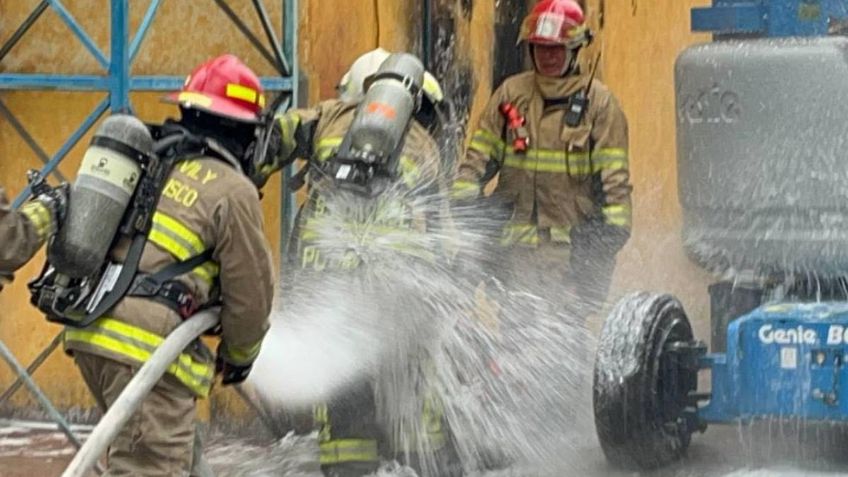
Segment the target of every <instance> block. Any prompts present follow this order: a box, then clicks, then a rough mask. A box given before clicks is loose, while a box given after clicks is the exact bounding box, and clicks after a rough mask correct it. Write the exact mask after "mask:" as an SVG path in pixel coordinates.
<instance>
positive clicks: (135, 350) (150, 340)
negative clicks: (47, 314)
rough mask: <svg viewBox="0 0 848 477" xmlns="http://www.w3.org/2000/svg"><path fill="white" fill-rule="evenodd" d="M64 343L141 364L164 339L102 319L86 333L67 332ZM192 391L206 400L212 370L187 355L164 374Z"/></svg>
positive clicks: (184, 354) (84, 331)
mask: <svg viewBox="0 0 848 477" xmlns="http://www.w3.org/2000/svg"><path fill="white" fill-rule="evenodd" d="M64 339H65V341H66V342H68V341H76V342H80V343H86V344H89V345H92V346H95V347H98V348H102V349H104V350H107V351H111V352H113V353H116V354H118V355H121V356H125V357H127V358H129V359H131V360H132V361H137V362H139V363H144V362H146V361H147V360H148V359H150V356H151V355H152V354H153V352H154V351H155V349H156V348H157V347H158V346H160V345H161V344H162V342H163V341H164V339H163V338H162V337H161V336H159V335H156V334H155V333H151V332H149V331H147V330H144V329H142V328H138V327H136V326H132V325H130V324H128V323H124V322H122V321H119V320H115V319H112V318H101V319H99V320H97V321H95V322H94V323H93V324H92V325H91V326H89V327H88V328H85V329H82V330H80V329H74V328H66V329H65V336H64ZM167 372H168V373H169V374H171V375H173V376H174V377H176V378H177V379H179V380H180V382H182V383H183V384H185V385H186V387H188V388H189V389H191V390H192V392H194V393H195V394H197V395H199V396H202V397H205V396H207V395H208V393H209V388H210V387H211V385H212V378H213V369H212V367H211V366H210V365H208V364H205V363H198V362H196V361H194V359H193V358H192V357H191V356H190V355H188V354H186V353H182V354H180V355H179V357H178V358H177V360H176V361H175V362H174V363H173V364H171V366H170V367H169V368H168V371H167Z"/></svg>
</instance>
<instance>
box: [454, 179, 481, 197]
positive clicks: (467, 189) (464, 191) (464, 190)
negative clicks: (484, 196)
mask: <svg viewBox="0 0 848 477" xmlns="http://www.w3.org/2000/svg"><path fill="white" fill-rule="evenodd" d="M479 195H480V185H479V184H477V183H476V182H472V181H467V180H463V179H459V180H456V181H454V183H453V185H452V186H451V191H450V197H451V199H473V198H475V197H477V196H479Z"/></svg>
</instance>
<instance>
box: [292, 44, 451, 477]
mask: <svg viewBox="0 0 848 477" xmlns="http://www.w3.org/2000/svg"><path fill="white" fill-rule="evenodd" d="M376 56H380V57H381V58H379V59H378V60H377V61H373V60H374V57H375V54H374V52H371V53H369V54H366V55H363V57H361V58H360V60H358V61H357V63H355V66H354V68H352V69H351V73H349V74H348V75H346V79H345V80H344V82H343V83H342V84H343V85H344V86H343V88H342V91H340V92H341V93H342V94H341V98H342V99H332V100H327V101H324V102H321V103H319V104H318V105H317V106H315V107H313V108H310V109H299V110H291V111H289V112H288V113H286V114H285V115H283V116H281V117H280V124H281V128H280V129H281V131H282V133H283V134H282V144H283V147H282V150H283V153H282V154H281V155H280V161H281V164H285V163H288V162H289V161H291V160H292V159H294V158H311V162H309V163H308V164H311V165H309V166H308V168H307V169H302V170H301V172H300V173H298V176H301V175H302V174H304V173H306V174H307V176H306V177H307V184H308V186H309V190H308V194H307V199H306V201H305V203H304V205H303V206H302V207H301V209H300V211H299V213H298V218H297V220H296V225H295V230H294V232H293V237H292V240H291V241H290V244H291V248H290V250H289V254H288V255H289V261H290V264H291V268H296V269H298V271H297V272H296V275H298V276H304V275H308V274H312V273H319V274H328V273H341V274H346V273H350V274H353V273H355V271H356V270H358V269H359V270H361V269H360V268H359V267H360V266H362V265H364V264H363V263H362V262H361V261H360V260H359V258H358V257H357V256H355V255H344V256H339V255H338V254H335V253H334V252H335V251H333V250H326V249H324V248H322V246H321V245H322V241H321V230H322V228H321V221H322V218H323V217H326V216H327V214H328V210H329V208H332V205H329V206H328V201H327V200H326V199H327V195H328V194H332V193H333V192H334V188H335V186H334V185H333V182H332V180H331V177H332V175H328V174H327V173H326V172H321V170H322V169H321V167H322V166H321V164H325V163H326V162H328V161H332V160H333V158H334V157H335V156H337V155H339V154H341V152H340V148H343V143H344V142H345V138H346V137H347V135H348V133H349V132H350V130H351V129H353V128H352V127H351V126H352V125H353V124H355V117H356V115H357V111H358V110H359V109H361V108H360V106H363V104H364V101H363V99H366V98H367V92H368V91H369V87H370V86H371V85H372V83H374V84H376V83H377V81H378V79H377V78H378V77H379V75H380V72H378V68H380V67H381V65H383V64H384V61H383V60H385V62H386V63H388V62H389V61H391V60H390V59H387V58H391V57H392V56H394V55H391V56H390V55H389V54H388V53H385V54H380V52H378V53H377V54H376ZM407 56H411V55H407ZM415 62H416V63H419V64H420V62H419V60H418V59H417V58H416V59H415ZM422 70H423V68H422ZM422 77H423V76H422ZM389 80H391V78H390V79H389ZM384 81H385V80H384ZM415 88H420V89H421V90H422V91H421V95H422V96H425V98H424V101H429V100H430V99H429V98H435V97H436V96H434V95H435V93H436V92H439V93H440V91H441V90H440V88H439V86H438V83H437V82H435V80H434V79H433V80H432V81H431V83H430V84H429V85H428V84H427V83H426V82H425V83H424V84H423V85H416V86H415ZM352 91H355V93H351V92H352ZM439 100H441V98H439ZM369 104H371V103H369ZM384 106H385V107H386V108H387V109H386V111H392V114H391V116H392V117H394V113H393V111H394V109H393V107H392V106H391V105H384ZM415 117H419V118H420V116H415ZM407 124H408V129H406V130H405V131H406V132H405V133H404V136H403V139H402V141H403V142H401V143H400V144H402V146H399V147H402V148H401V149H400V160H399V161H398V162H397V166H396V170H395V171H393V172H394V173H396V174H397V176H398V177H399V183H401V184H403V185H402V187H403V190H404V192H403V193H401V194H400V196H401V199H399V200H400V201H401V202H403V203H401V204H394V203H393V204H387V203H386V201H383V200H382V199H381V195H380V194H377V195H376V196H375V197H373V202H374V204H375V207H378V208H383V209H382V210H383V211H389V210H396V211H400V210H405V211H406V210H410V209H411V211H410V212H409V215H405V214H406V212H401V215H402V216H403V217H393V216H392V217H388V215H390V213H387V214H386V215H387V217H386V219H387V220H385V222H384V223H380V224H377V226H376V227H374V229H376V230H379V232H375V233H387V234H390V235H391V234H394V236H398V234H399V233H416V232H425V231H426V230H427V227H428V225H427V223H428V219H427V218H426V217H422V215H423V213H422V212H421V211H416V210H415V209H414V207H413V206H411V205H410V203H411V202H413V200H410V201H409V202H404V201H405V200H406V198H407V197H408V198H410V199H412V198H413V197H416V196H417V194H419V193H421V194H423V193H427V192H426V191H432V192H433V195H434V196H438V191H439V190H442V191H444V190H446V188H445V187H444V181H443V180H442V178H441V176H440V162H439V161H440V159H439V151H438V148H437V146H436V143H435V141H434V140H433V138H432V137H431V135H430V134H429V133H428V129H427V127H426V126H425V125H423V124H422V123H421V122H419V120H417V119H411V120H409V121H408V123H407ZM401 126H402V127H405V125H401ZM281 164H280V165H278V166H277V167H281ZM306 171H308V172H306ZM393 197H394V196H393ZM395 205H397V207H395ZM407 218H412V220H406V219H407ZM395 219H398V220H395ZM352 227H356V225H355V224H353V225H352ZM413 242H414V240H413ZM404 245H405V244H404ZM432 252H433V251H432V250H425V249H419V248H418V247H416V246H414V245H413V246H410V247H409V248H406V247H403V249H402V250H400V253H405V254H406V253H408V254H410V255H411V256H414V257H416V258H422V259H424V260H427V259H428V256H429V255H430V254H431V253H432ZM365 266H367V265H365ZM291 280H292V281H296V280H297V278H292V279H291ZM431 401H432V400H428V402H427V403H425V404H424V405H423V406H422V408H423V411H422V414H423V415H424V417H423V419H426V420H427V422H426V423H425V424H426V430H427V432H428V436H427V437H428V439H427V440H428V443H427V444H426V445H427V446H428V448H429V449H430V450H432V451H433V453H434V454H439V453H440V452H443V450H444V449H446V443H447V437H446V435H445V432H444V430H443V428H442V426H441V419H440V417H438V416H437V415H438V412H437V409H438V406H435V405H434V404H433V402H431ZM431 411H432V412H431ZM315 419H316V421H317V424H318V425H319V426H320V432H319V445H320V464H321V469H322V471H323V473H324V475H327V476H360V475H365V474H369V473H372V472H374V471H376V470H377V468H378V466H379V463H380V460H381V458H383V459H388V460H391V459H394V458H401V456H400V455H399V454H400V453H401V451H402V450H401V449H399V448H398V445H397V443H395V442H389V441H390V440H392V437H391V436H389V435H387V434H388V433H387V432H386V430H384V429H381V428H380V426H379V424H378V423H377V409H376V405H375V395H374V387H373V383H372V382H370V381H368V380H365V379H363V380H362V381H360V382H358V383H355V384H353V385H351V386H349V387H348V388H347V389H346V390H345V391H344V392H343V393H342V394H341V395H339V396H337V397H336V398H334V399H332V400H331V401H330V402H328V403H327V404H325V405H319V406H317V407H316V411H315ZM419 457H420V456H419ZM415 460H416V456H412V457H411V458H410V461H412V462H409V464H410V465H416V462H414V461H415ZM439 475H449V474H448V473H447V471H444V472H442V473H440V474H439Z"/></svg>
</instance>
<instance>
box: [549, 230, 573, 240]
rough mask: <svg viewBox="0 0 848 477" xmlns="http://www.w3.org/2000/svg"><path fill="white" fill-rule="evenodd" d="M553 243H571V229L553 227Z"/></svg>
mask: <svg viewBox="0 0 848 477" xmlns="http://www.w3.org/2000/svg"><path fill="white" fill-rule="evenodd" d="M551 242H558V243H571V227H568V226H561V227H551Z"/></svg>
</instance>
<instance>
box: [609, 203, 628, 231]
mask: <svg viewBox="0 0 848 477" xmlns="http://www.w3.org/2000/svg"><path fill="white" fill-rule="evenodd" d="M603 212H604V217H605V218H606V221H607V223H608V224H610V225H618V226H619V227H629V226H630V225H631V223H632V218H631V215H632V210H631V208H630V206H629V205H625V204H612V205H607V206H604V208H603Z"/></svg>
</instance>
